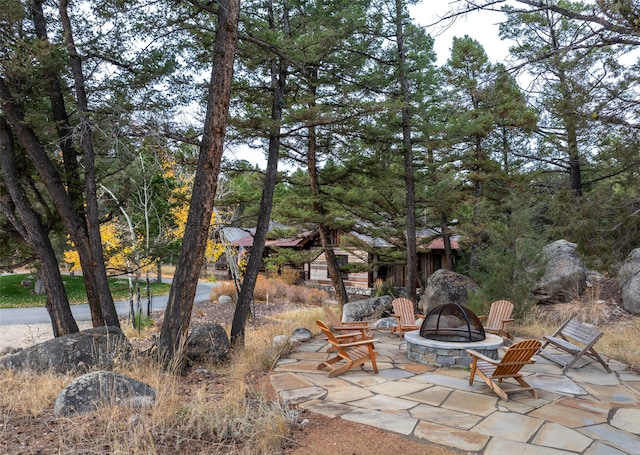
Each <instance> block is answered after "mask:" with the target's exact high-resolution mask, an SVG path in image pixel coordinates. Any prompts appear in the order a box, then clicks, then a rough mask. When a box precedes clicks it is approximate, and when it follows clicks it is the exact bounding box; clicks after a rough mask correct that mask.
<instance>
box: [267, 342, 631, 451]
mask: <svg viewBox="0 0 640 455" xmlns="http://www.w3.org/2000/svg"><path fill="white" fill-rule="evenodd" d="M374 333H375V337H376V339H378V340H379V342H377V343H376V351H377V352H378V362H377V363H378V369H379V374H374V373H373V371H372V370H371V366H370V364H367V365H366V366H365V368H364V371H363V370H362V369H361V368H355V369H352V370H350V371H348V372H346V373H344V374H342V375H340V376H338V377H336V378H328V377H327V372H326V370H324V371H322V370H317V366H318V363H320V362H321V361H322V360H324V359H325V358H326V356H327V354H326V350H327V347H328V344H327V343H326V341H325V340H324V338H323V337H321V336H317V337H315V338H313V339H312V340H311V341H309V342H307V343H302V344H300V345H298V346H296V347H295V348H294V351H293V352H292V353H291V354H290V355H289V356H288V357H287V358H285V359H282V360H281V361H280V362H279V363H278V366H277V367H276V369H275V371H274V372H273V374H272V375H271V383H272V385H273V387H274V388H275V390H276V391H277V392H278V395H279V397H280V399H281V400H282V401H283V402H284V403H285V404H286V405H295V406H299V407H301V408H304V409H308V410H310V411H312V412H316V413H319V414H323V415H325V416H328V417H332V418H341V419H346V420H350V421H353V422H357V423H361V424H364V425H370V426H373V427H377V428H381V429H384V430H387V431H392V432H396V433H399V434H401V435H405V436H410V437H414V438H416V439H417V440H424V441H425V442H432V443H436V444H441V445H446V446H450V447H453V448H456V449H461V450H465V451H471V452H478V453H483V454H485V455H498V454H500V455H503V454H505V453H517V454H518V455H537V454H540V455H542V454H544V455H555V454H558V455H559V454H584V455H617V454H634V455H639V454H640V375H639V374H636V373H634V372H632V371H631V370H630V369H629V368H628V366H627V365H624V364H622V363H619V362H616V361H614V360H610V359H609V361H608V363H609V366H610V367H611V369H612V370H613V373H612V374H609V373H607V372H606V371H605V370H604V369H603V368H602V366H601V365H600V364H598V363H597V362H591V361H590V359H585V360H580V361H578V363H577V364H576V365H575V367H574V368H571V369H570V370H569V371H568V372H567V373H566V374H562V372H561V371H560V368H559V367H557V366H556V365H554V364H552V363H550V362H548V361H547V360H545V359H543V358H540V357H535V360H536V364H534V365H529V366H526V367H525V368H524V369H523V372H524V373H525V375H526V376H527V382H529V383H530V384H531V385H532V386H534V387H535V388H536V389H537V390H538V392H539V397H538V399H534V398H533V397H532V396H531V395H530V394H529V393H527V392H522V393H516V394H512V395H510V397H509V401H504V400H501V399H499V398H498V397H497V396H496V395H495V394H494V393H493V392H491V390H490V389H489V387H488V386H486V385H485V384H484V382H482V381H480V382H477V381H476V382H474V385H473V386H470V385H469V371H467V370H461V369H448V368H436V367H431V366H428V365H422V364H418V363H415V362H413V361H411V360H409V359H408V358H407V353H406V349H405V346H404V345H402V344H401V343H400V340H399V339H398V337H396V336H394V335H391V334H390V333H388V332H382V331H377V332H374ZM558 355H559V356H561V354H560V353H558ZM605 358H606V357H605Z"/></svg>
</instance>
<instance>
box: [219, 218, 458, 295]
mask: <svg viewBox="0 0 640 455" xmlns="http://www.w3.org/2000/svg"><path fill="white" fill-rule="evenodd" d="M244 233H245V234H244V235H241V236H238V235H236V238H235V239H234V240H231V241H230V243H231V244H232V245H233V246H234V247H236V248H238V249H239V250H244V251H247V250H248V249H250V248H251V246H252V245H253V232H252V231H248V230H244ZM331 241H332V243H333V245H334V253H335V254H336V259H337V261H338V265H339V267H340V269H341V271H342V278H343V280H344V284H345V286H346V287H347V288H361V289H371V288H374V287H376V286H377V285H379V284H381V283H382V284H383V285H389V286H393V287H404V285H405V280H406V264H405V263H404V262H403V261H398V262H397V263H393V261H391V262H390V261H389V259H388V257H389V256H390V255H392V254H393V252H394V251H397V250H398V248H397V247H396V246H395V245H393V244H391V243H389V242H387V241H385V240H382V239H379V238H371V237H368V236H365V235H362V234H357V233H354V232H348V233H347V232H339V231H332V232H331ZM451 249H452V262H453V264H452V266H454V267H455V264H456V262H457V260H458V251H459V249H460V246H459V244H458V241H457V240H456V239H451ZM287 250H291V252H294V253H295V255H296V257H297V258H306V259H305V260H304V261H302V262H296V263H293V262H287V260H286V257H287V255H288V254H287ZM279 256H282V260H280V261H278V260H277V258H278V257H279ZM264 257H265V258H267V257H268V258H270V259H271V261H270V262H272V263H277V264H278V270H277V271H278V272H279V273H286V272H285V271H286V270H288V271H289V272H288V273H292V271H293V273H295V274H296V275H297V276H298V277H299V281H300V282H306V283H308V284H310V285H317V286H320V287H324V286H330V285H331V279H330V277H329V272H328V268H327V261H326V258H325V255H324V253H323V249H322V244H321V242H320V235H319V234H318V232H317V231H315V230H313V231H305V232H303V233H300V234H298V235H297V236H296V237H293V238H286V239H273V240H267V242H265V251H264ZM444 264H445V246H444V239H443V237H442V235H441V234H440V233H439V232H438V231H436V230H425V231H422V232H420V233H419V234H418V273H419V274H420V276H421V278H422V279H423V280H425V281H426V279H427V278H428V277H429V276H431V274H433V272H435V271H436V270H438V269H441V268H442V267H443V265H444Z"/></svg>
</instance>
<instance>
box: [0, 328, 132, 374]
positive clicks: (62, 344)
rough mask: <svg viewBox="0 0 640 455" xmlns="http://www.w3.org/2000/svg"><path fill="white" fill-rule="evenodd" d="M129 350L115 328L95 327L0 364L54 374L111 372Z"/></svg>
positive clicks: (0, 361)
mask: <svg viewBox="0 0 640 455" xmlns="http://www.w3.org/2000/svg"><path fill="white" fill-rule="evenodd" d="M131 352H132V347H131V344H130V343H129V341H128V340H127V337H126V336H125V335H124V333H122V330H120V329H119V328H118V327H94V328H91V329H87V330H83V331H82V332H78V333H72V334H70V335H64V336H61V337H57V338H54V339H52V340H48V341H45V342H43V343H39V344H36V345H34V346H31V347H30V348H26V349H23V350H21V351H18V352H16V353H14V354H9V355H7V356H5V357H3V358H2V359H1V360H0V368H11V369H16V370H34V371H37V372H44V371H53V372H56V373H63V374H64V373H69V372H82V373H84V372H86V371H89V370H92V369H101V370H110V369H112V368H113V365H114V362H115V361H116V359H118V358H124V359H127V358H128V357H129V356H130V354H131Z"/></svg>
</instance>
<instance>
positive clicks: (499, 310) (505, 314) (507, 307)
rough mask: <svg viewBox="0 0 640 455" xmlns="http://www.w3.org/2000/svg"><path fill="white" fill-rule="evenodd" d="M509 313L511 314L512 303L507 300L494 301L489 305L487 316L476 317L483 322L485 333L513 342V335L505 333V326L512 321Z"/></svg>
mask: <svg viewBox="0 0 640 455" xmlns="http://www.w3.org/2000/svg"><path fill="white" fill-rule="evenodd" d="M511 313H513V303H511V302H509V301H508V300H496V301H495V302H493V303H492V304H491V308H490V309H489V314H488V315H487V316H478V319H480V320H481V321H482V322H483V325H484V331H485V332H489V333H494V334H496V335H500V336H501V337H507V338H509V339H510V340H513V335H511V334H510V333H509V332H507V324H508V323H510V322H513V321H514V319H513V318H512V317H511Z"/></svg>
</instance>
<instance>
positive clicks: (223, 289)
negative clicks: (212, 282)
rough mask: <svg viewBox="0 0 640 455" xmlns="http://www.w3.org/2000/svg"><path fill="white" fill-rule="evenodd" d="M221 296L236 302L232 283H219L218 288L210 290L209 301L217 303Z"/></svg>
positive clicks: (234, 287) (234, 288)
mask: <svg viewBox="0 0 640 455" xmlns="http://www.w3.org/2000/svg"><path fill="white" fill-rule="evenodd" d="M221 295H228V296H229V297H231V299H233V301H234V302H236V301H237V299H238V296H237V295H236V286H235V285H234V284H233V281H221V282H220V284H218V286H215V287H214V288H213V289H211V293H210V294H209V299H211V300H212V301H217V300H218V297H220V296H221Z"/></svg>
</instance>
